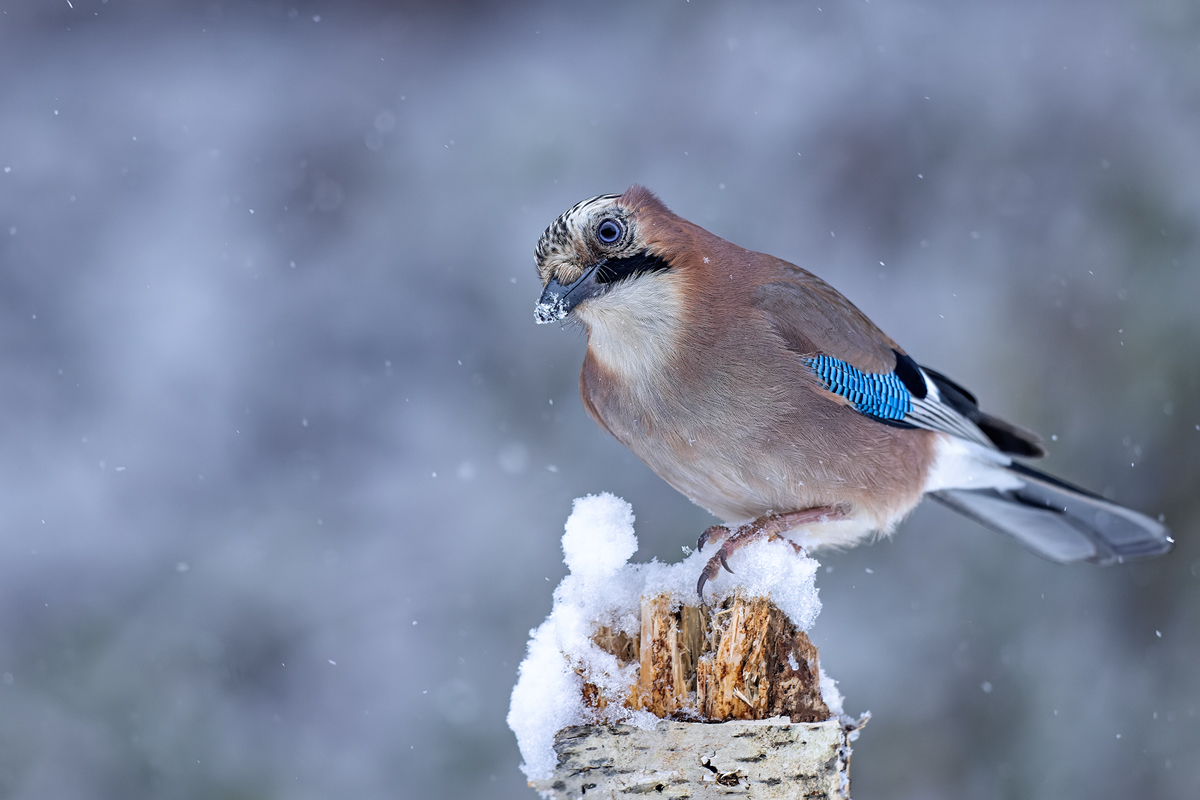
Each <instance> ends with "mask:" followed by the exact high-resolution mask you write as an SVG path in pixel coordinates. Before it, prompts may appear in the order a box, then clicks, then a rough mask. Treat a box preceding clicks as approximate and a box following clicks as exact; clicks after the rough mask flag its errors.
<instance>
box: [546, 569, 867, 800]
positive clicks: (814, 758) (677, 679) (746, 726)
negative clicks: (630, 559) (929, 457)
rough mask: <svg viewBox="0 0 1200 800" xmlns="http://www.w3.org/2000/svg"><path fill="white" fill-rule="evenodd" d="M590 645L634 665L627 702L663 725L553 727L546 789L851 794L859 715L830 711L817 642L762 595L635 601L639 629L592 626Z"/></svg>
mask: <svg viewBox="0 0 1200 800" xmlns="http://www.w3.org/2000/svg"><path fill="white" fill-rule="evenodd" d="M673 605H674V606H675V607H674V608H673V607H672V606H673ZM593 641H595V643H596V644H597V645H598V646H599V647H601V648H602V649H604V650H605V651H607V652H609V653H611V654H612V655H614V656H616V657H617V659H618V660H619V661H620V662H621V663H622V664H632V663H635V662H636V663H638V665H639V669H638V672H637V681H636V684H635V685H634V686H632V687H630V690H629V692H628V696H627V699H626V700H625V706H626V707H627V708H629V709H631V710H634V711H644V712H650V713H651V714H653V715H654V716H656V717H659V718H661V719H662V720H663V721H661V722H659V723H657V725H655V726H654V728H653V729H647V728H642V727H635V726H633V725H627V724H617V725H578V726H573V727H569V728H566V729H564V730H562V731H559V733H558V734H557V736H556V737H555V743H554V750H555V753H556V754H557V756H558V766H557V768H556V770H555V772H554V775H553V776H552V777H551V778H549V779H548V780H540V781H532V782H531V783H530V785H531V786H533V788H535V789H537V790H538V791H539V792H540V793H541V794H542V795H543V796H544V797H549V798H562V799H563V800H565V799H566V798H582V797H604V798H607V797H619V796H626V795H631V794H643V793H644V794H651V795H658V796H662V797H690V798H708V797H726V796H730V795H742V796H747V797H755V798H764V799H765V798H848V797H849V786H850V781H849V772H848V769H849V760H850V742H851V741H852V740H853V739H854V738H856V736H857V729H858V727H860V726H861V723H847V722H845V721H843V720H840V719H837V718H834V717H833V715H832V714H831V713H830V710H829V708H828V706H827V705H826V703H825V701H824V699H823V698H822V696H821V687H820V667H819V665H818V661H817V649H816V647H814V646H813V644H812V642H811V641H809V638H808V636H807V635H806V634H805V633H804V632H803V631H800V630H797V628H796V626H795V625H794V624H792V622H791V620H789V619H788V617H787V615H785V614H784V613H783V612H782V611H780V610H779V609H778V608H777V607H775V606H774V605H773V604H772V603H771V602H770V601H769V600H768V599H766V598H762V597H754V598H747V597H743V596H742V595H741V594H740V593H738V594H735V595H733V596H730V597H727V598H725V599H724V600H723V601H721V602H720V603H719V604H717V605H715V606H711V607H710V606H687V605H678V604H673V603H672V602H671V600H670V598H668V597H667V596H665V595H659V596H656V597H652V598H648V599H647V598H644V599H643V601H642V609H641V633H640V636H638V637H630V636H627V635H626V634H624V633H619V634H614V633H613V632H612V631H611V630H610V629H608V628H600V629H599V630H597V632H596V634H595V636H594V637H593ZM583 678H584V683H583V697H584V701H585V703H587V704H588V705H590V706H592V707H593V708H596V709H598V710H602V709H603V708H604V705H605V704H606V703H607V702H608V700H607V699H606V698H605V697H604V696H603V695H602V694H601V692H600V691H599V690H598V689H597V688H596V686H595V685H594V684H592V683H590V682H588V681H587V676H586V675H584V676H583Z"/></svg>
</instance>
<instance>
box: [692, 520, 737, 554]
mask: <svg viewBox="0 0 1200 800" xmlns="http://www.w3.org/2000/svg"><path fill="white" fill-rule="evenodd" d="M731 533H732V531H730V530H729V528H726V527H725V526H724V525H710V526H708V527H707V528H705V529H704V533H702V534H700V538H699V539H697V540H696V549H697V550H703V549H704V545H706V544H708V543H709V542H710V541H711V540H712V539H715V538H716V537H718V536H723V537H726V538H728V537H729V536H730V535H731Z"/></svg>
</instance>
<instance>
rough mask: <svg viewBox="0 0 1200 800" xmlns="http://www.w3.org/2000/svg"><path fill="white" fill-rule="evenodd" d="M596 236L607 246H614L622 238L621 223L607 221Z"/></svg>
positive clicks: (602, 224) (598, 229)
mask: <svg viewBox="0 0 1200 800" xmlns="http://www.w3.org/2000/svg"><path fill="white" fill-rule="evenodd" d="M596 236H597V237H598V238H599V239H600V241H602V242H604V243H605V244H612V243H613V242H615V241H616V240H617V239H620V238H621V223H619V222H617V221H616V220H615V219H606V220H604V221H603V222H601V223H600V225H599V226H598V227H597V228H596Z"/></svg>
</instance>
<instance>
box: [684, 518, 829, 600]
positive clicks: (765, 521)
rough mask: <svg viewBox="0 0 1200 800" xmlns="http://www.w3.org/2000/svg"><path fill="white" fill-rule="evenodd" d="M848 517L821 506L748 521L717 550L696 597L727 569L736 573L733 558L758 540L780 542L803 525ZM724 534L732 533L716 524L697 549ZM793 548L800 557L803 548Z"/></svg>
mask: <svg viewBox="0 0 1200 800" xmlns="http://www.w3.org/2000/svg"><path fill="white" fill-rule="evenodd" d="M845 516H846V512H845V511H844V510H843V509H841V508H837V507H836V506H818V507H816V508H805V509H802V510H800V511H789V512H788V513H786V514H769V515H767V516H765V517H759V518H758V519H756V520H754V521H752V522H748V523H746V524H745V525H743V526H742V527H740V528H738V529H737V530H736V531H734V532H733V534H732V535H729V536H728V538H727V539H726V540H725V542H724V544H722V545H721V548H720V549H719V550H717V554H716V555H714V556H713V557H712V558H710V559H709V560H708V563H707V564H705V565H704V570H703V571H702V572H701V573H700V580H699V581H697V582H696V594H698V595H700V596H701V597H703V596H704V584H706V583H708V582H709V581H711V580H713V579H714V578H716V577H717V575H718V574H719V573H720V571H721V568H722V567H724V568H725V570H726V571H727V572H730V573H732V572H733V570H731V569H729V557H730V556H731V555H733V554H734V553H735V552H737V550H738V549H739V548H741V547H742V546H743V545H746V544H749V543H750V542H752V541H755V540H757V539H766V540H767V541H771V540H773V539H778V538H780V537H781V535H782V534H784V533H786V532H788V531H790V530H791V529H792V528H796V527H799V526H801V525H812V524H814V523H818V522H829V521H830V520H835V519H841V518H843V517H845ZM721 531H724V532H725V533H726V534H729V529H728V528H725V527H724V526H722V525H714V526H712V527H711V528H709V529H708V530H706V531H705V532H704V533H702V534H700V539H699V541H697V542H696V546H697V549H699V548H701V547H703V546H704V544H705V543H706V542H708V541H709V540H710V539H712V538H713V537H714V536H716V535H719V534H720V532H721ZM792 546H793V547H794V548H795V550H796V554H797V555H799V554H800V553H801V552H803V549H802V548H801V547H800V546H799V545H797V544H795V543H793V544H792Z"/></svg>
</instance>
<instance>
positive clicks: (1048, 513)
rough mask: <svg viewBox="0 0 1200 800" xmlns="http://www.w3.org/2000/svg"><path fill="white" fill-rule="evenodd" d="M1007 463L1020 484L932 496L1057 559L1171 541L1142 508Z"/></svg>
mask: <svg viewBox="0 0 1200 800" xmlns="http://www.w3.org/2000/svg"><path fill="white" fill-rule="evenodd" d="M939 388H940V387H939ZM981 427H982V426H981ZM985 431H986V429H985ZM990 435H991V434H990V433H989V436H990ZM1007 469H1008V471H1009V472H1011V473H1012V475H1013V477H1015V478H1017V479H1018V480H1020V481H1021V483H1022V485H1021V486H1019V487H1018V488H1015V489H1003V490H1001V489H943V490H941V491H939V492H934V493H933V497H934V498H935V499H937V500H940V501H941V502H942V503H945V504H946V505H948V506H950V507H951V508H953V509H954V510H955V511H959V512H961V513H963V514H965V515H967V516H968V517H971V518H972V519H974V520H976V521H977V522H980V523H982V524H983V525H986V526H987V527H989V528H992V529H993V530H997V531H1000V532H1001V533H1007V534H1008V535H1010V536H1012V537H1014V538H1016V539H1017V540H1019V541H1020V542H1021V543H1022V544H1024V545H1025V546H1026V547H1028V548H1029V549H1030V550H1032V551H1033V552H1035V553H1037V554H1038V555H1040V556H1042V557H1043V558H1047V559H1049V560H1051V561H1057V562H1059V563H1060V564H1070V563H1074V562H1078V561H1088V562H1091V563H1094V564H1113V563H1118V562H1121V561H1126V560H1128V559H1133V558H1145V557H1148V556H1157V555H1162V554H1164V553H1166V552H1168V551H1169V550H1170V549H1171V547H1172V545H1173V544H1174V540H1173V539H1171V536H1170V532H1169V531H1168V530H1167V528H1166V527H1165V526H1163V525H1162V524H1161V523H1159V522H1156V521H1154V520H1152V519H1150V518H1149V517H1147V516H1146V515H1145V514H1139V513H1138V512H1136V511H1133V510H1131V509H1128V508H1124V507H1122V506H1119V505H1117V504H1116V503H1110V502H1109V501H1107V500H1105V499H1104V498H1103V497H1100V496H1098V495H1095V494H1092V493H1091V492H1089V491H1087V490H1086V489H1080V488H1079V487H1077V486H1072V485H1071V484H1069V483H1066V482H1064V481H1060V480H1059V479H1057V478H1055V477H1052V476H1050V475H1047V474H1045V473H1043V472H1038V471H1037V470H1035V469H1030V468H1029V467H1026V466H1024V465H1022V464H1016V463H1014V464H1012V465H1011V466H1010V467H1008V468H1007Z"/></svg>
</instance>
